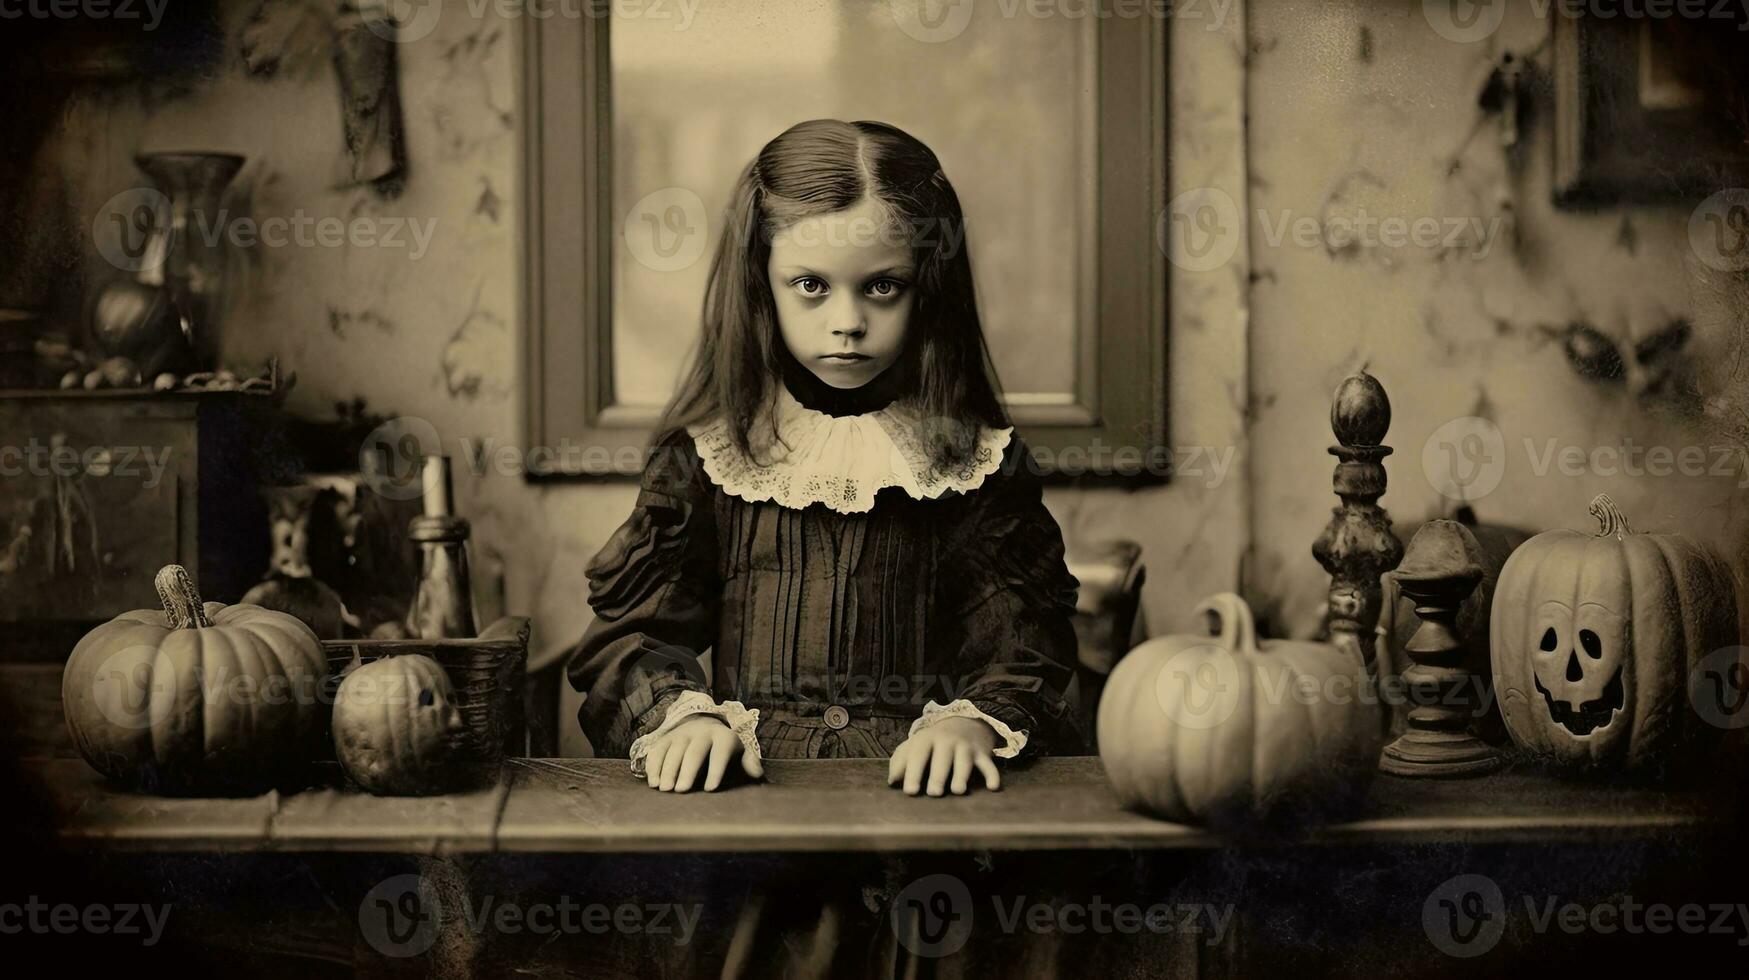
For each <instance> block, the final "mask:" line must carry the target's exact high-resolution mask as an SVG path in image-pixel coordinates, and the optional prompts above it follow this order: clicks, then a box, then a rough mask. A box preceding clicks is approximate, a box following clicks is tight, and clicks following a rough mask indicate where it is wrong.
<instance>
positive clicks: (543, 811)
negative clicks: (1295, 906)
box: [21, 757, 1728, 855]
mask: <svg viewBox="0 0 1749 980" xmlns="http://www.w3.org/2000/svg"><path fill="white" fill-rule="evenodd" d="M886 765H887V764H886V762H885V761H884V760H865V759H845V760H819V761H804V762H793V761H792V762H785V761H779V760H773V761H771V762H769V763H767V765H766V772H767V777H766V779H765V781H764V783H762V784H746V785H740V786H735V787H732V788H730V789H727V790H723V791H718V792H716V793H701V792H693V793H687V794H672V793H658V792H656V791H654V790H651V789H650V788H649V787H648V786H646V785H645V784H644V783H643V781H642V780H640V779H637V778H634V777H633V776H631V775H630V774H629V772H628V770H627V767H626V763H625V762H624V760H611V759H517V760H513V761H512V762H511V763H510V765H509V766H508V768H507V770H506V772H505V774H504V777H503V778H502V779H501V780H500V781H499V783H498V784H497V785H495V786H493V787H490V788H488V789H483V790H480V791H477V792H472V793H460V794H452V795H448V796H439V797H429V798H384V797H373V796H368V795H365V794H362V793H358V792H356V791H347V790H345V789H342V788H336V786H338V780H336V781H335V783H334V784H332V785H327V786H316V787H312V788H311V789H308V790H306V791H304V792H299V793H291V794H281V793H277V792H275V793H269V794H266V795H263V796H257V797H251V798H244V799H166V798H162V797H154V796H145V795H141V794H135V793H130V792H125V791H120V790H117V789H114V788H111V787H110V786H108V785H107V784H106V783H105V782H104V781H103V780H102V779H101V778H100V777H99V776H98V775H97V774H96V773H95V772H94V771H92V770H91V769H90V768H89V767H87V766H86V765H85V764H84V763H83V762H80V761H76V760H65V759H43V760H25V761H23V762H22V763H21V766H22V767H23V768H24V772H25V773H26V775H27V778H30V779H31V780H33V781H35V782H37V783H38V784H39V785H40V786H41V787H42V788H43V789H44V791H45V792H46V794H47V799H48V800H49V803H50V806H51V807H52V809H53V810H54V818H53V819H54V824H55V826H56V828H57V832H58V834H59V836H60V838H61V839H62V840H63V841H65V842H67V843H71V844H77V845H81V846H95V847H101V848H106V849H115V850H131V851H135V850H137V851H215V852H234V851H269V852H312V851H314V852H378V853H399V854H408V853H411V854H433V855H445V854H478V853H493V852H498V853H506V852H522V853H641V852H690V853H734V852H800V853H821V852H892V851H1037V850H1124V849H1133V850H1159V849H1176V848H1219V847H1225V846H1236V845H1246V844H1268V845H1281V844H1284V843H1292V844H1298V845H1311V846H1318V845H1328V844H1377V845H1396V844H1403V845H1412V844H1423V843H1454V842H1474V843H1509V842H1519V843H1534V842H1539V841H1548V842H1557V843H1574V842H1581V841H1586V840H1596V841H1608V840H1631V839H1649V838H1662V837H1669V836H1672V835H1684V834H1698V833H1702V832H1704V831H1705V830H1706V829H1707V828H1708V827H1709V826H1713V825H1717V824H1719V823H1720V822H1721V821H1725V820H1727V819H1728V816H1727V815H1726V814H1725V813H1724V812H1721V811H1720V810H1719V809H1717V808H1716V805H1714V806H1711V807H1709V804H1714V803H1715V800H1716V794H1712V795H1709V794H1702V793H1697V792H1669V791H1659V790H1653V789H1645V788H1624V787H1607V786H1596V785H1588V784H1584V783H1573V782H1565V781H1561V780H1557V779H1554V778H1551V777H1549V776H1546V775H1540V774H1528V773H1515V772H1505V773H1500V774H1496V775H1493V776H1489V777H1484V778H1480V779H1470V780H1454V781H1440V780H1406V779H1399V778H1396V777H1392V776H1382V775H1381V776H1380V777H1379V778H1378V780H1377V781H1376V783H1375V784H1374V787H1373V791H1372V796H1371V801H1370V804H1369V806H1368V808H1367V810H1366V812H1365V813H1363V814H1362V815H1361V816H1360V818H1359V819H1356V820H1354V821H1352V822H1348V823H1341V824H1336V825H1333V826H1327V827H1323V828H1320V829H1315V830H1309V831H1306V832H1305V833H1304V834H1303V835H1301V836H1298V837H1296V838H1294V839H1293V840H1291V841H1281V840H1273V841H1242V840H1238V839H1234V838H1230V837H1225V836H1222V835H1220V834H1216V833H1211V832H1209V831H1205V830H1201V829H1198V828H1194V827H1188V826H1185V825H1182V824H1175V823H1169V822H1166V821H1162V820H1157V819H1153V818H1151V817H1147V816H1144V815H1142V814H1139V813H1133V812H1130V811H1127V810H1124V809H1123V808H1121V807H1120V806H1119V805H1118V802H1117V800H1116V798H1115V797H1114V796H1113V795H1112V793H1111V790H1110V788H1109V787H1108V786H1107V785H1106V782H1105V777H1104V773H1103V771H1102V770H1101V768H1100V764H1099V760H1098V759H1096V758H1091V757H1077V758H1056V759H1043V760H1040V761H1039V762H1038V763H1037V764H1035V765H1033V766H1030V767H1027V768H1021V769H1017V770H1013V771H1010V772H1008V773H1006V774H1005V775H1004V788H1003V789H1002V790H1001V791H1000V792H996V793H991V792H984V791H975V792H973V793H971V794H969V795H967V796H964V797H948V798H941V799H931V798H928V797H910V796H906V795H905V794H903V793H902V792H900V791H898V790H896V789H890V788H888V787H887V786H886V783H885V777H886Z"/></svg>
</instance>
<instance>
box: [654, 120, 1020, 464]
mask: <svg viewBox="0 0 1749 980" xmlns="http://www.w3.org/2000/svg"><path fill="white" fill-rule="evenodd" d="M865 197H872V198H874V199H875V200H876V201H879V202H880V203H881V204H883V205H885V207H886V209H887V211H888V212H889V214H890V215H891V217H892V220H893V221H894V222H896V223H897V224H898V226H899V228H898V230H899V231H900V232H901V233H903V234H908V235H910V238H909V239H908V241H910V243H911V245H912V252H913V255H914V258H915V261H916V267H917V278H916V283H915V285H914V287H913V293H912V296H913V300H912V302H913V306H912V309H911V319H910V326H909V328H908V329H907V331H906V342H905V348H904V350H903V352H902V353H901V355H900V357H899V360H898V362H897V363H895V364H894V365H893V366H892V367H890V368H888V369H887V370H888V371H897V372H900V374H899V382H900V386H899V394H900V397H902V398H909V400H910V401H911V402H912V403H913V404H914V405H915V406H916V407H917V408H918V409H919V410H920V412H921V413H922V415H923V418H924V419H926V420H928V421H929V422H930V423H931V424H928V425H925V426H924V430H925V431H924V436H925V438H926V439H928V441H929V442H930V443H931V445H930V446H929V447H928V448H929V451H930V453H931V455H932V457H933V459H934V461H935V463H936V465H937V466H940V467H943V468H950V467H953V466H955V465H957V464H959V463H962V462H964V461H965V460H966V459H967V458H968V457H969V456H970V454H971V452H972V451H973V450H974V449H975V448H976V446H977V438H976V437H977V426H978V425H979V424H983V425H987V426H991V427H995V428H999V427H1003V426H1006V425H1008V424H1009V421H1008V413H1007V412H1006V411H1005V410H1004V409H1003V407H1002V400H1001V397H1000V395H999V388H998V384H997V381H996V370H995V366H994V365H993V364H992V363H991V362H990V354H989V349H988V347H987V346H986V345H985V343H984V329H983V324H982V323H981V321H980V320H979V319H978V304H977V299H976V297H975V295H974V293H973V286H972V262H971V256H970V255H968V254H967V249H966V245H965V217H964V214H963V212H961V210H960V202H959V196H958V195H957V194H955V193H954V190H953V185H952V184H950V183H948V180H947V177H946V175H944V174H943V173H942V172H941V163H940V161H938V160H936V158H935V154H934V153H933V152H931V151H930V149H929V147H927V146H924V145H923V144H922V143H921V142H919V141H918V140H917V139H915V138H914V137H912V136H911V135H909V134H908V133H905V132H903V131H901V130H899V129H896V128H894V127H892V126H889V125H887V124H885V123H879V122H869V121H866V120H865V121H859V122H842V121H840V120H837V119H814V120H810V121H808V122H804V123H798V124H796V125H795V126H792V127H790V128H789V129H787V130H785V131H784V132H783V133H782V134H780V135H779V136H778V137H777V138H776V139H773V140H772V141H771V142H769V143H767V144H765V147H764V149H762V150H760V151H759V154H758V156H756V157H755V158H754V159H753V162H752V163H750V164H748V166H747V169H746V170H744V171H743V172H742V173H741V178H740V180H739V181H737V182H736V184H735V192H734V197H733V199H732V201H731V203H730V207H729V212H728V215H727V218H726V224H725V227H724V228H723V231H722V236H721V238H720V239H719V241H718V243H717V252H716V256H715V258H713V259H712V260H711V270H710V280H709V283H708V285H707V286H706V289H705V300H704V333H703V337H702V339H701V340H700V342H699V346H698V349H697V351H696V353H695V354H694V356H693V360H692V363H691V366H690V367H689V368H688V370H687V375H686V378H685V380H684V381H683V382H682V384H681V386H680V390H679V392H678V393H677V394H676V395H675V397H674V399H673V400H672V401H671V402H669V404H668V407H667V408H666V409H665V410H664V411H663V413H662V420H661V422H660V423H659V424H658V426H657V428H656V441H657V442H661V441H662V440H664V439H666V438H667V437H668V436H670V435H672V434H673V433H674V432H675V430H677V429H681V428H684V427H686V426H688V425H692V424H694V423H697V422H702V421H705V420H707V419H714V418H718V417H721V418H724V419H726V420H727V421H728V423H729V431H730V432H731V433H732V435H733V438H734V440H735V444H736V445H737V446H738V447H739V448H740V449H741V450H742V452H743V453H747V454H749V455H752V454H753V453H754V450H753V448H752V440H751V437H750V436H751V432H752V429H753V426H754V424H755V423H756V422H757V421H758V419H759V417H760V410H761V408H762V407H763V406H767V405H769V404H771V403H772V402H773V401H774V400H775V399H776V397H777V386H778V385H781V384H782V381H781V380H780V378H781V372H782V368H783V358H784V357H785V356H787V355H788V351H787V349H786V348H785V347H784V344H783V338H782V335H781V334H780V333H779V331H778V325H777V310H776V307H775V304H774V301H773V299H772V295H771V285H770V281H769V279H768V278H767V273H766V265H767V263H768V261H769V259H770V254H771V244H770V243H771V237H772V235H773V234H774V233H776V232H778V231H781V230H782V229H784V228H787V227H788V226H790V225H792V224H794V223H795V222H797V221H799V220H801V219H803V218H808V217H812V216H815V215H823V214H831V213H834V212H838V211H843V210H846V209H848V208H851V207H853V206H855V205H856V204H857V203H858V202H860V201H861V200H862V199H863V198H865ZM944 423H951V424H944ZM773 430H774V431H773V432H772V433H771V435H772V437H773V438H775V436H776V432H775V424H774V425H773Z"/></svg>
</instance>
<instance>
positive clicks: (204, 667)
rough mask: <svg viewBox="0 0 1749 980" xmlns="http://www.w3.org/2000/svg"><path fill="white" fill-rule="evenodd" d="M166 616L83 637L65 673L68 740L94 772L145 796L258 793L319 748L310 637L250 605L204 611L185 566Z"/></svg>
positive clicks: (319, 680)
mask: <svg viewBox="0 0 1749 980" xmlns="http://www.w3.org/2000/svg"><path fill="white" fill-rule="evenodd" d="M154 584H155V585H156V586H157V589H158V597H159V598H160V599H161V600H162V601H163V603H164V608H163V609H162V610H156V609H136V610H134V611H132V612H126V613H122V614H121V615H120V616H117V617H116V618H115V619H113V620H111V621H109V622H108V623H105V624H103V625H102V626H99V627H97V628H96V629H94V630H92V631H91V632H89V633H87V634H85V637H84V638H83V639H81V640H80V641H79V643H78V645H77V646H75V647H74V648H73V653H72V655H71V656H70V657H68V659H67V666H66V669H65V671H63V672H62V674H61V705H62V708H63V710H64V711H65V714H66V717H67V727H68V729H69V730H70V731H71V733H72V736H73V742H74V744H75V745H77V746H78V748H79V752H80V754H81V755H83V756H84V757H85V760H86V761H87V762H89V763H91V765H92V766H93V767H94V768H96V769H97V770H98V771H99V772H101V773H103V774H105V775H107V776H110V777H112V778H115V779H119V780H123V781H126V782H129V783H132V784H134V785H138V786H141V787H144V788H147V789H157V790H173V791H186V790H216V791H233V790H247V789H255V788H262V787H265V786H268V785H271V784H272V783H273V782H274V781H275V780H276V779H279V778H281V777H283V776H285V775H288V774H289V773H291V772H293V771H295V770H296V769H297V768H299V767H301V766H302V765H303V764H305V763H307V762H308V761H309V760H310V759H312V758H313V757H314V756H315V755H316V752H317V750H318V749H319V748H320V745H321V736H322V725H323V722H324V721H325V720H326V712H325V711H324V706H323V704H322V698H321V696H320V695H321V691H322V686H323V683H324V681H325V680H326V679H327V676H328V662H327V659H326V658H325V657H324V656H323V653H322V645H321V643H320V642H319V641H318V640H317V639H316V635H315V634H314V633H312V632H310V628H309V627H308V626H305V625H304V624H303V623H301V622H299V621H298V620H297V619H296V618H294V617H292V616H288V615H286V614H284V613H279V612H273V611H271V610H266V609H261V608H259V607H257V606H251V605H245V604H242V603H239V604H237V605H231V606H227V605H224V604H222V603H217V602H208V603H202V602H201V601H200V596H199V595H198V594H197V593H196V592H195V589H194V583H193V582H191V581H190V580H189V577H188V572H187V571H186V570H185V569H183V567H182V566H181V565H167V566H165V567H164V568H163V569H161V570H160V571H159V572H158V575H157V577H156V579H155V580H154Z"/></svg>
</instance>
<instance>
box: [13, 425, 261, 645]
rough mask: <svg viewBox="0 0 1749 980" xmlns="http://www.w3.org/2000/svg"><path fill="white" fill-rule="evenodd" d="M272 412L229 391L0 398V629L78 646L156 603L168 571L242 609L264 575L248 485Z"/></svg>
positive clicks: (254, 495)
mask: <svg viewBox="0 0 1749 980" xmlns="http://www.w3.org/2000/svg"><path fill="white" fill-rule="evenodd" d="M270 404H271V403H270V400H269V399H268V398H265V397H262V396H259V395H253V394H240V393H230V392H226V393H217V392H203V393H198V394H144V393H124V392H103V391H99V392H16V393H6V394H4V395H0V623H8V624H13V623H22V624H34V625H35V626H36V627H38V633H37V634H36V635H40V636H46V635H50V634H54V633H56V632H61V633H63V634H65V635H72V636H74V637H75V638H76V636H77V633H78V632H81V631H82V630H83V629H84V628H85V627H87V626H88V625H89V624H91V623H94V622H99V621H102V620H104V619H108V618H110V617H112V616H114V615H116V614H117V613H120V612H123V611H126V610H128V609H136V608H141V607H146V606H151V605H154V604H155V603H156V602H157V598H156V595H155V593H154V591H153V586H152V575H153V573H154V572H156V571H157V569H158V568H159V567H160V566H162V565H165V564H167V563H170V562H178V563H180V564H182V565H184V566H186V567H187V568H188V570H189V572H190V573H191V574H193V575H194V576H195V580H196V581H197V582H198V583H199V584H200V590H201V594H202V595H203V596H204V597H206V598H207V599H209V600H216V601H220V602H235V601H236V600H237V599H238V598H240V597H241V596H242V593H243V592H244V591H245V590H246V589H248V587H249V586H250V585H251V584H252V583H253V582H255V581H256V580H258V579H259V578H260V577H261V575H262V573H263V572H264V571H265V570H266V568H267V558H268V533H267V522H266V510H265V505H264V504H263V502H262V500H261V497H260V495H259V493H258V492H257V491H256V486H257V476H258V474H259V473H260V471H261V466H260V462H261V460H260V455H261V445H262V440H261V438H260V433H261V432H262V431H263V429H264V425H263V422H264V420H265V419H266V417H267V414H266V413H267V412H268V411H269V407H268V406H269V405H270ZM24 635H27V636H28V635H31V634H30V631H25V634H24ZM60 642H61V641H59V640H57V641H55V644H54V645H60ZM59 652H60V654H62V655H64V654H65V652H66V651H65V650H61V651H59ZM0 656H4V659H19V658H20V657H19V656H18V651H16V650H14V651H8V652H7V654H5V655H0ZM23 659H30V658H29V657H28V656H27V657H24V658H23Z"/></svg>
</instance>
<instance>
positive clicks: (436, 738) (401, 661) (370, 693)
mask: <svg viewBox="0 0 1749 980" xmlns="http://www.w3.org/2000/svg"><path fill="white" fill-rule="evenodd" d="M462 728H463V725H462V716H461V711H460V709H458V708H457V707H456V694H455V687H454V686H453V685H451V684H450V680H449V674H448V673H446V672H445V671H444V669H443V667H442V665H440V664H438V662H437V661H435V660H433V659H431V658H430V657H427V656H424V655H422V654H403V655H401V656H390V657H383V658H381V659H379V660H373V661H371V662H370V663H368V664H364V665H363V666H355V667H348V668H347V671H346V676H345V677H344V678H343V679H342V680H341V681H340V689H339V690H338V691H337V692H336V693H335V696H334V728H333V730H334V753H335V755H336V757H338V758H339V760H340V766H341V768H342V769H345V770H346V774H347V775H348V776H350V777H352V781H353V782H355V783H357V784H358V785H360V786H362V787H364V788H365V789H366V790H368V791H370V792H372V793H375V794H377V795H378V796H421V795H425V794H428V793H439V792H443V791H444V790H445V789H446V788H447V787H448V785H449V782H450V780H451V777H452V776H453V775H454V773H453V772H452V771H451V769H450V765H449V764H450V760H451V757H452V755H453V753H454V749H455V741H456V736H457V735H458V734H459V733H460V732H461V731H462Z"/></svg>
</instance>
